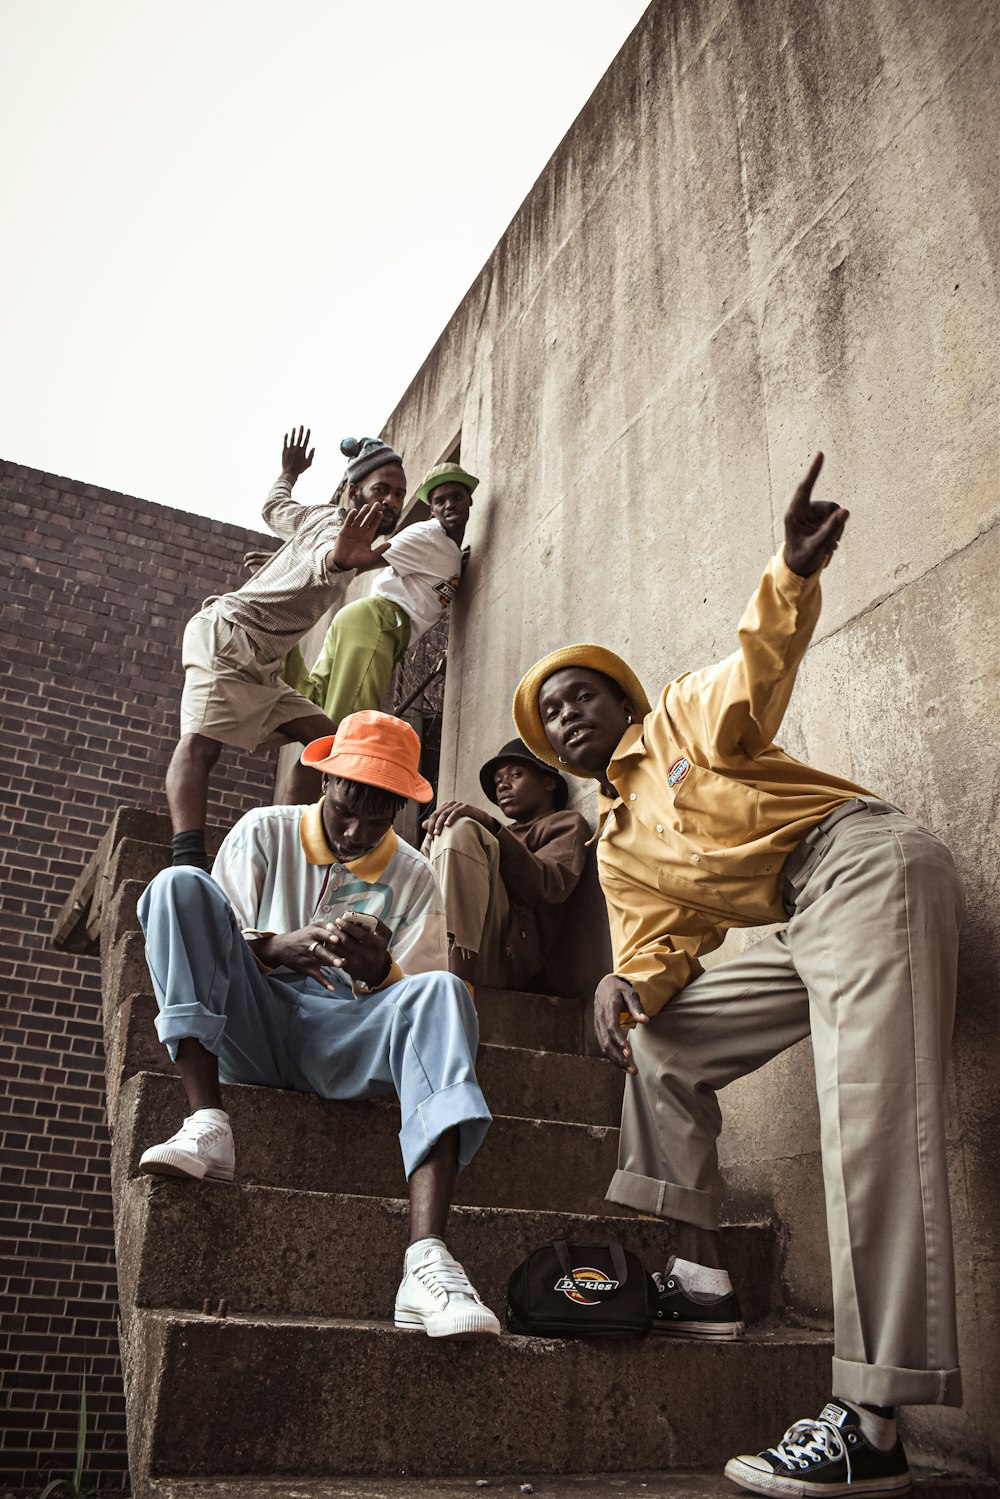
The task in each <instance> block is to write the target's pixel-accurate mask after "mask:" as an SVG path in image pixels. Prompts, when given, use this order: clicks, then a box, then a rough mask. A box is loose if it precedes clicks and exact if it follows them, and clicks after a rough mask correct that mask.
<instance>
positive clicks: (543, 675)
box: [514, 645, 651, 780]
mask: <svg viewBox="0 0 1000 1499" xmlns="http://www.w3.org/2000/svg"><path fill="white" fill-rule="evenodd" d="M564 666H586V667H589V669H590V670H591V671H600V672H603V673H604V675H605V676H606V677H610V678H611V679H612V681H614V682H617V683H618V685H619V687H620V688H621V689H622V691H623V692H624V694H625V696H626V697H627V698H628V702H629V706H630V707H631V709H632V715H633V717H634V718H636V719H643V718H645V716H646V714H647V713H649V712H650V711H651V707H650V702H649V699H648V698H647V696H646V692H645V689H644V688H643V685H642V683H641V682H640V681H639V678H638V677H637V676H636V674H635V672H634V671H633V670H632V668H631V667H630V666H628V665H626V663H625V662H624V661H623V660H622V658H621V656H616V655H615V653H614V651H609V650H608V649H607V648H606V647H605V646H603V645H564V646H563V648H562V650H559V651H552V652H551V653H550V654H549V655H548V656H543V657H542V659H541V661H536V662H535V664H534V666H532V667H531V668H530V669H529V670H528V671H526V672H525V674H524V676H523V677H522V678H521V680H520V682H518V684H517V689H516V691H515V693H514V723H515V725H516V727H517V732H518V733H519V734H520V736H521V738H522V739H523V740H524V742H525V744H526V745H527V746H528V748H529V749H530V750H531V752H532V754H534V755H537V756H538V758H539V760H544V761H545V763H546V765H552V766H554V767H555V768H556V770H562V771H566V772H568V773H569V774H570V775H573V776H581V777H582V778H583V779H584V780H589V776H588V775H587V772H586V771H585V770H574V769H573V767H572V766H571V765H563V764H562V762H561V761H560V759H559V756H558V755H557V754H556V752H555V750H554V749H553V748H552V746H551V744H550V743H549V741H548V738H547V736H546V733H545V728H544V726H543V724H542V716H541V714H540V713H539V711H538V694H539V693H540V692H541V690H542V684H543V683H544V682H546V681H548V679H549V677H551V676H552V674H553V672H556V671H561V670H562V669H563V667H564Z"/></svg>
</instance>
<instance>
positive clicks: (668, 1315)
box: [652, 1256, 743, 1341]
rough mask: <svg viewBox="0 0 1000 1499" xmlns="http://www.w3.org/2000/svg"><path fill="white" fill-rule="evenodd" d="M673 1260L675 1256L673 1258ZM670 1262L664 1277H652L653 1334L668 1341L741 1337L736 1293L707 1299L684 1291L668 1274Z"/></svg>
mask: <svg viewBox="0 0 1000 1499" xmlns="http://www.w3.org/2000/svg"><path fill="white" fill-rule="evenodd" d="M675 1258H676V1256H675ZM673 1263H674V1261H673V1260H671V1261H670V1264H669V1265H668V1266H667V1268H666V1270H665V1272H664V1273H663V1275H656V1274H654V1276H653V1280H654V1281H655V1283H656V1292H657V1295H656V1311H655V1312H654V1313H653V1327H652V1331H653V1332H660V1333H663V1334H665V1336H667V1337H668V1338H711V1339H715V1340H722V1341H725V1340H727V1339H731V1338H742V1336H743V1313H742V1312H741V1311H740V1304H739V1302H738V1301H737V1299H736V1292H735V1291H727V1292H726V1293H725V1295H724V1296H709V1295H706V1294H705V1293H704V1292H702V1291H685V1290H684V1288H683V1286H682V1285H681V1283H680V1281H679V1280H678V1279H677V1277H676V1275H673V1274H672V1273H671V1268H672V1266H673Z"/></svg>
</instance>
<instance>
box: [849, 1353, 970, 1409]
mask: <svg viewBox="0 0 1000 1499" xmlns="http://www.w3.org/2000/svg"><path fill="white" fill-rule="evenodd" d="M833 1393H834V1395H839V1396H840V1398H841V1400H849V1401H850V1402H851V1403H852V1405H860V1404H865V1405H961V1404H962V1371H961V1369H892V1368H889V1367H887V1366H886V1365H880V1364H855V1363H849V1362H848V1361H847V1360H846V1359H842V1358H835V1359H834V1361H833Z"/></svg>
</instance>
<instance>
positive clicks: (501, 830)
mask: <svg viewBox="0 0 1000 1499" xmlns="http://www.w3.org/2000/svg"><path fill="white" fill-rule="evenodd" d="M479 783H480V785H481V786H482V788H483V791H484V793H485V795H486V796H487V798H488V799H489V800H490V801H491V802H493V804H494V805H495V806H498V807H499V808H500V811H501V812H502V813H503V814H504V816H505V817H507V818H509V819H510V825H509V826H505V825H504V824H503V823H502V822H501V821H500V820H499V819H498V818H496V817H494V816H492V814H491V813H489V812H484V811H482V810H481V809H480V808H479V807H473V806H471V805H470V804H469V803H468V802H454V801H452V802H445V803H444V805H443V806H441V807H438V809H437V811H435V812H432V813H431V815H430V817H428V818H427V820H426V822H425V823H424V827H425V829H426V830H427V838H426V839H425V841H424V845H423V852H424V853H425V854H427V856H428V858H429V859H430V861H431V864H432V865H433V866H434V873H435V874H436V875H437V877H438V880H439V881H440V884H441V889H442V892H443V894H444V905H445V912H446V915H447V919H448V942H449V948H448V966H449V968H450V969H451V972H452V973H453V974H455V975H456V976H457V977H458V978H461V979H465V980H466V982H468V983H471V982H473V981H475V982H477V983H480V984H492V985H495V986H497V987H499V988H508V987H515V988H519V987H520V986H521V985H523V984H525V983H527V982H528V981H529V980H530V979H532V978H534V976H535V975H536V974H537V973H538V972H539V971H540V969H541V968H542V966H543V964H544V962H545V959H546V957H547V955H548V952H549V949H550V948H551V946H552V945H553V943H554V942H555V941H556V940H557V938H558V935H559V927H560V924H561V923H560V917H561V914H562V913H561V911H560V907H561V906H562V904H563V902H564V901H565V900H566V898H567V897H568V896H569V895H570V894H571V893H572V891H573V890H574V889H575V888H576V885H577V882H578V880H579V878H580V875H581V874H582V873H583V865H584V860H585V858H586V851H587V850H586V843H587V839H588V838H589V837H590V828H589V827H588V826H587V823H586V822H585V821H584V819H583V818H582V817H581V816H580V814H579V812H570V811H567V810H566V802H567V800H568V799H569V789H568V787H567V784H566V781H565V780H564V779H563V777H562V776H561V775H559V774H558V772H556V771H554V770H552V769H551V768H550V767H549V766H548V765H544V764H543V763H542V762H541V761H540V760H538V759H536V758H535V756H534V755H533V754H532V753H531V751H530V750H529V749H528V748H527V746H526V745H525V744H524V743H523V741H522V740H520V739H512V740H510V742H509V743H507V744H505V745H504V746H503V748H502V749H501V750H500V752H499V753H498V754H496V755H494V756H493V758H492V760H487V762H486V764H485V765H484V766H483V767H482V769H481V770H480V772H479Z"/></svg>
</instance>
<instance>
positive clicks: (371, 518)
mask: <svg viewBox="0 0 1000 1499" xmlns="http://www.w3.org/2000/svg"><path fill="white" fill-rule="evenodd" d="M381 522H382V506H381V505H380V504H379V502H378V500H373V501H372V503H371V504H370V505H362V506H360V507H359V508H358V509H357V510H349V511H348V512H347V515H346V516H345V517H344V524H343V525H342V526H341V528H340V535H339V536H338V537H337V540H336V543H335V545H334V548H333V550H332V552H328V553H327V558H328V559H329V558H330V557H332V558H333V562H334V566H336V567H338V568H339V569H340V571H341V572H348V571H350V569H351V568H357V570H358V572H367V571H368V570H369V569H370V568H373V567H378V565H379V559H380V558H381V556H382V553H383V552H387V551H388V550H389V546H390V543H389V542H388V541H383V542H381V543H380V544H379V545H378V546H377V547H375V546H372V542H373V541H374V540H375V537H376V536H377V535H378V528H379V526H380V524H381Z"/></svg>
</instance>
